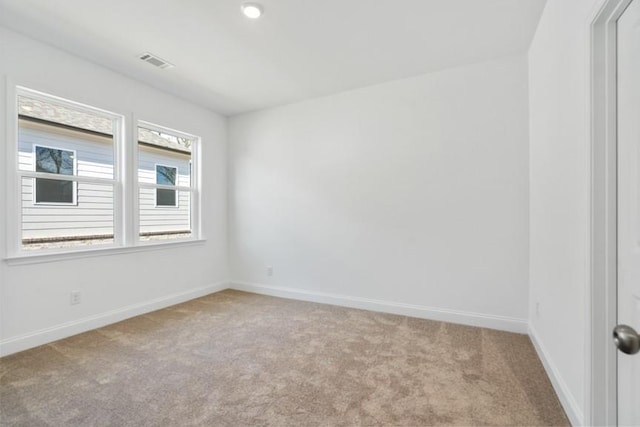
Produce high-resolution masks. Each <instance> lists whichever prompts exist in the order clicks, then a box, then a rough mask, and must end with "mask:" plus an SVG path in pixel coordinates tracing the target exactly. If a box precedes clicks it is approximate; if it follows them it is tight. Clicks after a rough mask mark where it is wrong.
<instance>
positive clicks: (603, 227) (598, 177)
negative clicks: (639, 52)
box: [585, 0, 631, 425]
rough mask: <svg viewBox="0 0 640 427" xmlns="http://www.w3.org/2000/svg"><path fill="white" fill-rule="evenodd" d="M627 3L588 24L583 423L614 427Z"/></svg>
mask: <svg viewBox="0 0 640 427" xmlns="http://www.w3.org/2000/svg"><path fill="white" fill-rule="evenodd" d="M630 2H631V0H602V1H601V2H600V3H599V4H598V5H597V7H596V9H595V10H594V13H593V14H592V15H591V16H590V20H589V22H588V35H589V38H588V49H589V64H588V72H589V77H590V78H589V87H588V93H589V101H590V104H589V110H588V113H589V116H588V126H589V127H588V134H589V136H590V143H591V152H590V163H589V165H588V166H589V169H588V170H589V174H588V179H589V181H588V187H589V204H590V209H589V230H588V231H587V234H588V245H589V260H588V263H587V264H588V277H589V280H588V281H587V290H586V293H585V296H586V298H585V303H586V306H585V317H586V326H587V328H586V336H585V355H586V367H585V368H586V369H585V386H586V393H585V394H586V396H585V399H586V402H585V416H586V420H585V421H586V422H587V423H588V424H592V425H616V424H617V372H616V371H617V366H616V362H617V351H616V349H615V347H614V345H613V342H612V339H611V330H612V329H613V327H614V326H615V324H616V322H617V274H618V273H617V270H618V265H617V264H618V263H617V232H618V231H617V134H616V131H617V111H616V109H617V99H616V97H617V78H616V77H617V76H616V74H617V70H616V65H617V58H616V52H617V31H616V30H617V28H616V27H617V20H618V18H619V17H620V15H622V13H623V12H624V10H625V9H626V7H627V6H628V5H629V3H630Z"/></svg>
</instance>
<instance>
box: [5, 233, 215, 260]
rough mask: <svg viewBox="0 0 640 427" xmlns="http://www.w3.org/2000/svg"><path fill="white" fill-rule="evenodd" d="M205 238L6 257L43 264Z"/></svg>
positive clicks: (167, 246)
mask: <svg viewBox="0 0 640 427" xmlns="http://www.w3.org/2000/svg"><path fill="white" fill-rule="evenodd" d="M205 242H206V240H205V239H195V238H183V239H173V240H171V241H162V240H155V241H149V242H144V243H142V244H139V245H136V246H116V245H115V244H104V245H94V246H91V247H89V248H87V247H82V248H78V249H68V248H65V249H41V250H39V251H37V252H32V253H29V252H23V253H22V254H21V255H16V256H10V257H8V258H5V262H6V263H7V264H8V265H25V264H43V263H47V262H57V261H68V260H72V259H80V258H91V257H97V256H108V255H120V254H128V253H135V252H144V251H154V250H155V251H158V250H163V249H173V248H176V247H180V246H192V245H199V244H204V243H205Z"/></svg>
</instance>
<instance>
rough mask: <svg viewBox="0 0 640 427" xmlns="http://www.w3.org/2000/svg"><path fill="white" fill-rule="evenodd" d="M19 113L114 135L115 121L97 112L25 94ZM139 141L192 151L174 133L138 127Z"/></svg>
mask: <svg viewBox="0 0 640 427" xmlns="http://www.w3.org/2000/svg"><path fill="white" fill-rule="evenodd" d="M18 114H19V115H20V116H25V117H32V118H35V119H39V120H45V121H48V122H53V123H59V124H62V125H65V126H71V127H74V128H78V129H85V130H88V131H91V132H97V133H102V134H105V135H113V122H112V121H111V120H110V119H108V118H106V117H100V116H98V115H95V114H90V113H85V112H82V111H78V110H73V109H70V108H66V107H63V106H60V105H55V104H51V103H49V102H45V101H40V100H37V99H32V98H27V97H24V96H19V97H18ZM138 141H139V142H141V143H143V144H147V145H154V146H157V147H160V148H167V149H169V150H173V151H180V152H183V153H191V144H190V141H188V140H184V139H179V138H176V137H174V136H172V135H166V136H164V137H163V136H162V135H161V134H159V133H156V132H154V131H151V130H149V129H145V128H142V127H139V128H138Z"/></svg>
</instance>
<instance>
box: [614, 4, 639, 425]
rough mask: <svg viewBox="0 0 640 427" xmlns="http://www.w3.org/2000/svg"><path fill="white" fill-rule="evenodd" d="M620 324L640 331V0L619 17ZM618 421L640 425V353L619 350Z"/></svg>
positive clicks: (622, 423) (633, 342) (630, 333)
mask: <svg viewBox="0 0 640 427" xmlns="http://www.w3.org/2000/svg"><path fill="white" fill-rule="evenodd" d="M618 324H619V325H628V326H630V327H631V328H633V330H635V331H637V332H640V0H633V1H632V2H631V4H630V5H629V7H628V8H627V9H626V10H625V11H624V13H623V15H622V16H621V17H620V19H619V20H618ZM618 328H620V326H618ZM618 328H617V329H618ZM625 331H626V332H625ZM621 333H622V334H624V333H627V335H631V336H633V333H634V332H633V331H632V330H631V329H625V330H622V332H621ZM621 338H623V337H621ZM632 338H633V337H632ZM636 341H637V335H636V338H635V340H634V339H632V340H631V346H632V348H631V350H632V351H633V350H634V349H633V347H634V346H635V342H636ZM619 348H620V347H619ZM618 423H619V424H620V425H627V426H631V425H632V426H640V352H638V353H636V354H634V355H630V354H625V353H623V352H622V351H618Z"/></svg>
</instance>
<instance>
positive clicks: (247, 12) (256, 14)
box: [242, 3, 262, 19]
mask: <svg viewBox="0 0 640 427" xmlns="http://www.w3.org/2000/svg"><path fill="white" fill-rule="evenodd" d="M242 13H244V16H246V17H247V18H250V19H258V18H260V16H262V5H260V4H258V3H243V4H242Z"/></svg>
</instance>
